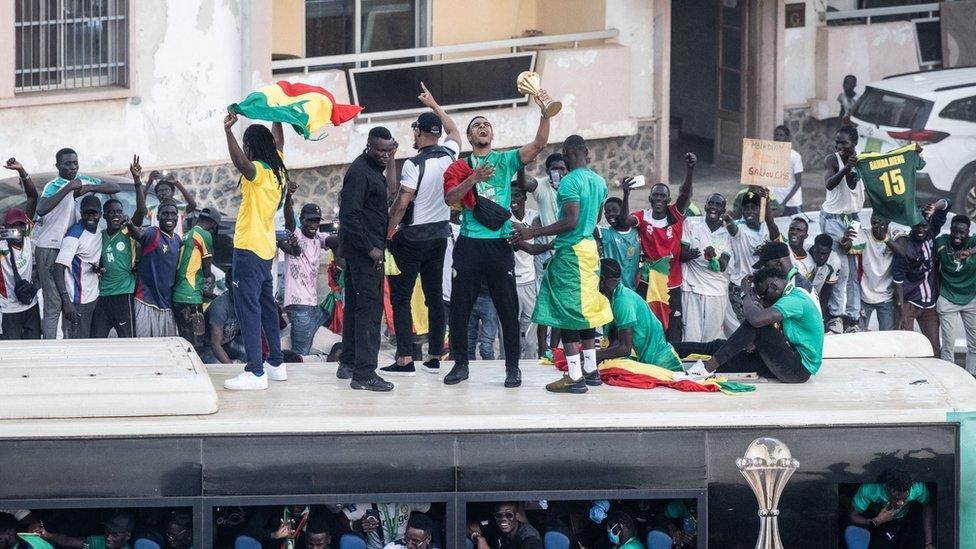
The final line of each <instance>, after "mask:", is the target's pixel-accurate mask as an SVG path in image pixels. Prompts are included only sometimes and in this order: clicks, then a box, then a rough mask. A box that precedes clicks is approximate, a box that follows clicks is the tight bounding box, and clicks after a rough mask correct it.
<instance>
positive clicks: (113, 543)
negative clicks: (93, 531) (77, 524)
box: [35, 512, 135, 549]
mask: <svg viewBox="0 0 976 549" xmlns="http://www.w3.org/2000/svg"><path fill="white" fill-rule="evenodd" d="M104 526H105V531H104V534H103V535H94V536H88V537H84V538H76V537H73V536H68V535H65V534H57V533H54V532H48V531H47V530H45V529H44V527H43V526H41V527H40V529H39V530H37V531H36V532H35V533H36V534H38V535H39V536H41V537H42V538H44V539H45V540H47V541H49V542H51V543H53V544H54V545H57V546H58V547H71V548H75V549H129V540H130V539H132V531H133V530H134V529H135V519H133V518H132V515H130V514H128V513H124V512H118V513H113V514H112V515H110V516H109V517H108V520H106V521H105V524H104Z"/></svg>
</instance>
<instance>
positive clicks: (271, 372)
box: [264, 362, 288, 381]
mask: <svg viewBox="0 0 976 549" xmlns="http://www.w3.org/2000/svg"><path fill="white" fill-rule="evenodd" d="M264 373H266V374H268V377H269V378H270V379H271V381H288V370H286V369H285V363H284V362H282V363H281V366H272V365H270V364H268V363H267V362H265V363H264Z"/></svg>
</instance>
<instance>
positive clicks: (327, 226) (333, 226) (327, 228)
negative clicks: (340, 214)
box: [319, 221, 339, 233]
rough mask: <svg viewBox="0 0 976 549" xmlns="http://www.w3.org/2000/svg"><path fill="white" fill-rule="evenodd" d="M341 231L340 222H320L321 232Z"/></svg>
mask: <svg viewBox="0 0 976 549" xmlns="http://www.w3.org/2000/svg"><path fill="white" fill-rule="evenodd" d="M338 231H339V222H338V221H330V222H328V223H319V232H320V233H335V232H338Z"/></svg>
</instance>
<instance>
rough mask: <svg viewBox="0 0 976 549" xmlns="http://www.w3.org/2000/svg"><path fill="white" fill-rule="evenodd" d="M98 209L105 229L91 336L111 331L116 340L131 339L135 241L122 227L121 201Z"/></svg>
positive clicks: (111, 201) (133, 317)
mask: <svg viewBox="0 0 976 549" xmlns="http://www.w3.org/2000/svg"><path fill="white" fill-rule="evenodd" d="M102 209H103V212H104V215H105V225H106V227H105V230H103V231H102V259H101V266H102V275H101V277H100V278H99V280H98V303H97V305H96V306H95V317H94V318H93V319H92V337H98V338H102V337H108V334H109V332H110V331H112V329H113V328H114V329H115V334H116V336H118V337H135V313H134V312H133V304H134V301H133V296H134V294H135V291H136V275H135V267H136V255H135V249H136V242H135V240H133V239H132V237H130V236H129V231H128V230H127V229H126V228H125V227H123V223H124V221H125V218H126V216H125V213H124V211H123V210H122V202H120V201H119V200H116V199H114V198H113V199H110V200H108V201H106V202H105V204H104V206H103V207H102Z"/></svg>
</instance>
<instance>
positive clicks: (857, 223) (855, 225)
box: [851, 219, 861, 233]
mask: <svg viewBox="0 0 976 549" xmlns="http://www.w3.org/2000/svg"><path fill="white" fill-rule="evenodd" d="M851 228H852V229H854V232H858V233H859V232H861V222H860V221H858V220H856V219H855V220H854V221H851Z"/></svg>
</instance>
